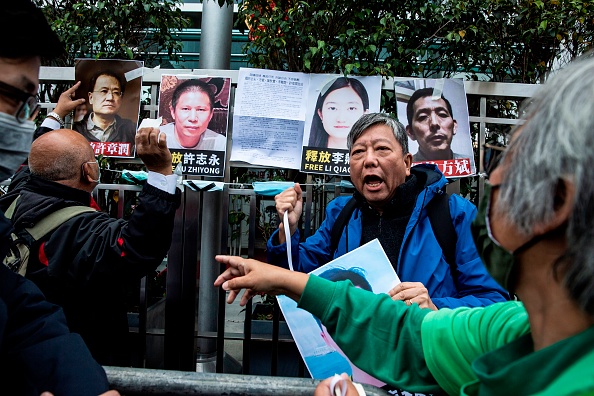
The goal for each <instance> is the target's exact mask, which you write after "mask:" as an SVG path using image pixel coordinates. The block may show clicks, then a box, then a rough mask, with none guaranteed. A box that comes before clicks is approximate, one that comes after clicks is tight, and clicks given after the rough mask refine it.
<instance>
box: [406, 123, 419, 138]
mask: <svg viewBox="0 0 594 396" xmlns="http://www.w3.org/2000/svg"><path fill="white" fill-rule="evenodd" d="M406 134H407V135H408V137H409V138H410V139H411V140H413V141H417V138H416V137H415V134H414V133H413V131H412V128H411V127H410V125H407V126H406Z"/></svg>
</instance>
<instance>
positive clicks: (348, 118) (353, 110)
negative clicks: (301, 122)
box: [301, 74, 382, 176]
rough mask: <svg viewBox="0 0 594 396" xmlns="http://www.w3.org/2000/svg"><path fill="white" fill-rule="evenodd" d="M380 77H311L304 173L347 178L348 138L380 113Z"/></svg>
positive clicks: (303, 155)
mask: <svg viewBox="0 0 594 396" xmlns="http://www.w3.org/2000/svg"><path fill="white" fill-rule="evenodd" d="M381 89H382V78H381V76H369V77H355V76H348V77H345V76H343V75H331V74H312V75H311V76H310V83H309V92H308V94H307V95H308V96H307V103H308V106H307V110H306V115H305V120H306V121H305V122H306V124H305V133H304V139H303V150H302V154H301V171H302V172H307V173H320V174H332V175H343V176H348V175H349V174H350V172H349V151H348V148H347V136H348V134H349V132H350V131H351V128H352V126H353V124H354V123H355V122H356V121H357V120H358V119H359V118H360V117H361V116H362V115H363V114H366V113H369V112H372V113H373V112H378V111H379V110H380V99H381Z"/></svg>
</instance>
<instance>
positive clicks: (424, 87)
mask: <svg viewBox="0 0 594 396" xmlns="http://www.w3.org/2000/svg"><path fill="white" fill-rule="evenodd" d="M394 89H395V93H396V100H397V102H396V105H397V111H398V119H399V121H400V122H401V123H402V124H403V125H404V126H405V127H406V134H407V135H408V144H409V151H410V152H411V154H412V155H413V164H414V163H431V164H436V165H437V166H438V167H439V169H440V170H441V171H442V173H443V174H444V175H445V176H446V177H463V176H471V175H474V174H475V172H476V169H475V165H474V153H473V150H472V139H471V137H470V124H469V121H468V104H467V102H466V91H465V89H464V81H463V80H461V79H411V80H404V81H397V82H396V83H395V88H394Z"/></svg>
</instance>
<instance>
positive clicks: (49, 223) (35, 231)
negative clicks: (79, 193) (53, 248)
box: [25, 205, 97, 241]
mask: <svg viewBox="0 0 594 396" xmlns="http://www.w3.org/2000/svg"><path fill="white" fill-rule="evenodd" d="M96 211H97V210H96V209H93V208H91V207H88V206H78V205H77V206H68V207H66V208H62V209H58V210H56V211H55V212H52V213H50V214H49V215H47V216H45V217H44V218H43V219H41V220H40V221H38V222H37V224H35V225H34V226H33V227H30V228H25V230H26V231H27V232H28V233H29V234H31V236H32V237H33V239H35V240H36V241H38V240H39V239H41V238H43V237H44V236H46V235H47V234H49V233H50V232H52V231H53V230H55V229H56V228H58V227H59V226H60V225H62V224H63V223H65V222H66V221H68V220H70V219H71V218H73V217H75V216H78V215H79V214H82V213H86V212H96Z"/></svg>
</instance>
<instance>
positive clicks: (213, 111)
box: [159, 74, 231, 177]
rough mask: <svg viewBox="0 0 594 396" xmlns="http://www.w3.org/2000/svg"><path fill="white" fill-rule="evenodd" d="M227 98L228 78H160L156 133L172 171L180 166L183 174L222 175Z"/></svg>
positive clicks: (226, 122) (190, 76) (175, 76)
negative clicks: (164, 139) (160, 136)
mask: <svg viewBox="0 0 594 396" xmlns="http://www.w3.org/2000/svg"><path fill="white" fill-rule="evenodd" d="M230 95H231V79H230V78H223V77H202V76H197V75H191V74H190V75H168V74H163V75H162V76H161V87H160V92H159V116H160V117H161V118H162V119H163V120H162V124H161V127H160V132H162V133H164V134H165V136H166V137H167V147H169V150H170V151H171V158H172V163H173V167H174V168H175V167H176V166H178V165H179V164H180V163H181V165H182V173H183V174H185V175H195V176H212V177H223V176H224V173H225V171H224V169H225V153H226V150H227V128H228V121H229V98H230Z"/></svg>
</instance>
